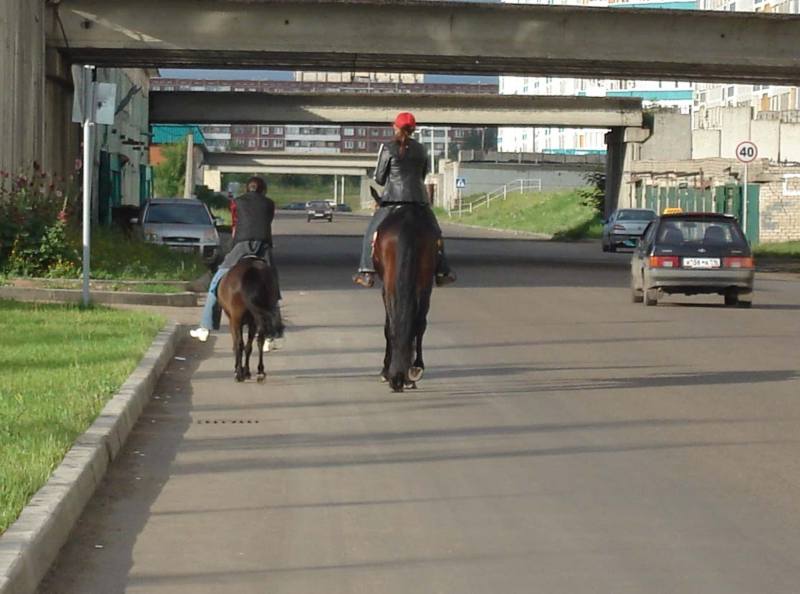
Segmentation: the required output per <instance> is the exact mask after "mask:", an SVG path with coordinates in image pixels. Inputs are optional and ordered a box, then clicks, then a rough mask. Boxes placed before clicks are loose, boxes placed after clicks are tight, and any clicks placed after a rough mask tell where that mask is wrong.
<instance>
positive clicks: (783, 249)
mask: <svg viewBox="0 0 800 594" xmlns="http://www.w3.org/2000/svg"><path fill="white" fill-rule="evenodd" d="M753 253H754V254H755V255H756V256H761V257H770V258H800V241H783V242H780V243H760V244H758V245H756V246H754V247H753Z"/></svg>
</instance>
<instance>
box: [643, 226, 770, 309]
mask: <svg viewBox="0 0 800 594" xmlns="http://www.w3.org/2000/svg"><path fill="white" fill-rule="evenodd" d="M754 276H755V265H754V261H753V254H752V252H751V250H750V245H749V244H748V242H747V239H746V238H745V236H744V233H743V232H742V229H741V227H740V226H739V223H738V222H737V221H736V219H735V218H734V217H732V216H729V215H724V214H717V213H679V214H670V215H662V216H660V217H658V218H656V219H655V220H654V221H653V222H651V223H650V225H649V226H648V227H647V229H646V230H645V233H644V236H643V237H642V238H641V239H640V240H639V243H638V245H637V246H636V249H635V250H634V252H633V256H632V257H631V292H632V299H633V301H634V302H635V303H641V302H644V304H645V305H657V304H658V299H659V296H660V295H661V294H673V293H680V294H684V295H698V294H719V295H722V296H723V297H724V299H725V305H727V306H739V307H750V306H751V305H752V295H753V277H754Z"/></svg>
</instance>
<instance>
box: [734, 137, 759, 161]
mask: <svg viewBox="0 0 800 594" xmlns="http://www.w3.org/2000/svg"><path fill="white" fill-rule="evenodd" d="M757 156H758V147H757V146H756V145H755V144H753V143H752V142H750V141H749V140H745V141H744V142H740V143H739V145H738V146H737V147H736V158H737V159H738V160H739V161H741V162H742V163H751V162H753V161H755V160H756V157H757Z"/></svg>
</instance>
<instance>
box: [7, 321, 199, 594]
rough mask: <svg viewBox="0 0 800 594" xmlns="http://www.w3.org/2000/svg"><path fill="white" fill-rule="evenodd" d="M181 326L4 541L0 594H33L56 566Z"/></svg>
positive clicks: (153, 349) (144, 363)
mask: <svg viewBox="0 0 800 594" xmlns="http://www.w3.org/2000/svg"><path fill="white" fill-rule="evenodd" d="M182 334H183V333H182V331H181V326H179V325H178V324H177V323H176V322H168V323H167V325H166V326H165V328H164V329H163V330H162V331H161V332H160V333H159V334H158V335H157V336H156V338H155V340H154V341H153V344H152V345H151V346H150V349H149V350H148V351H147V352H146V353H145V355H144V357H143V358H142V360H141V362H140V363H139V365H138V366H137V367H136V369H135V370H134V371H133V373H132V374H131V375H130V376H129V377H128V379H127V380H126V382H125V383H124V384H123V385H122V387H121V388H120V389H119V391H118V392H117V394H116V395H115V396H114V397H113V398H112V399H111V400H109V401H108V403H106V406H105V407H104V408H103V410H102V411H101V412H100V415H99V416H98V417H97V419H96V420H95V421H94V423H92V425H91V426H90V427H89V429H88V430H87V431H86V433H84V434H83V435H81V436H80V437H79V438H78V439H77V440H76V441H75V444H74V445H73V446H72V448H71V449H70V450H69V451H68V452H67V455H66V456H65V457H64V460H63V461H62V462H61V464H60V465H59V466H58V468H56V470H55V472H54V473H53V475H52V476H51V477H50V480H48V481H47V483H45V485H44V486H43V487H42V488H41V489H39V491H38V492H37V493H36V494H35V495H34V496H33V498H32V499H31V501H30V502H29V503H28V505H27V506H25V509H24V510H23V511H22V513H21V514H20V516H19V518H18V519H17V521H16V522H14V523H13V524H12V525H11V526H10V527H9V529H8V530H7V531H6V532H5V533H4V534H3V535H2V536H0V594H32V593H33V592H35V591H36V588H37V587H38V585H39V582H40V581H41V580H42V578H43V577H44V576H45V574H46V573H47V571H48V570H49V568H50V565H51V564H52V563H53V561H55V559H56V556H57V555H58V552H59V550H60V549H61V547H62V546H63V545H64V543H65V542H66V541H67V538H68V537H69V534H70V532H71V531H72V528H73V527H74V526H75V524H76V523H77V521H78V519H79V518H80V516H81V513H82V511H83V508H84V507H85V506H86V504H87V503H88V502H89V499H90V498H91V496H92V494H93V493H94V491H95V489H96V488H97V486H98V485H99V484H100V481H101V480H102V478H103V475H104V474H105V472H106V469H107V468H108V465H109V463H110V462H111V461H112V460H113V459H114V458H115V457H116V455H117V454H118V453H119V451H120V449H121V448H122V446H123V444H124V443H125V440H126V439H127V438H128V435H129V434H130V432H131V429H132V428H133V426H134V424H135V423H136V420H137V419H138V418H139V415H140V414H141V412H142V409H143V408H144V405H145V404H146V403H147V401H148V400H149V399H150V396H151V394H152V393H153V389H154V388H155V384H156V381H157V380H158V378H159V376H160V375H161V373H162V372H163V371H164V369H165V368H166V366H167V364H168V363H169V361H170V360H171V359H172V356H173V354H174V353H175V346H176V344H177V342H178V339H179V338H180V337H181V336H182Z"/></svg>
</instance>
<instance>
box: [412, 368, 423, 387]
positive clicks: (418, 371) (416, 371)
mask: <svg viewBox="0 0 800 594" xmlns="http://www.w3.org/2000/svg"><path fill="white" fill-rule="evenodd" d="M423 373H425V368H424V367H411V368H410V369H409V370H408V380H409V382H410V383H414V382H418V381H419V380H421V379H422V374H423Z"/></svg>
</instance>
